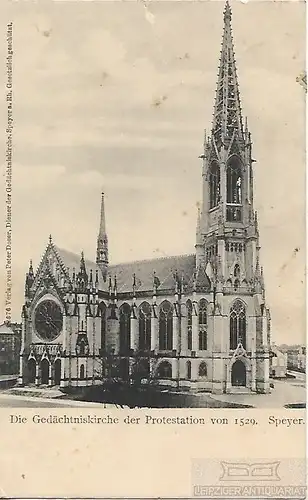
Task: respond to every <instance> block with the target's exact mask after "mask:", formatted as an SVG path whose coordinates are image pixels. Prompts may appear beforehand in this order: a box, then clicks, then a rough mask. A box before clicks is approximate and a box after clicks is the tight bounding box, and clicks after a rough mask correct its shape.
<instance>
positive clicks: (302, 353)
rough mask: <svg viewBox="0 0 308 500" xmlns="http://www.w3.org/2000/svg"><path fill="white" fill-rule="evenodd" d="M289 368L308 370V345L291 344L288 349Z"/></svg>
mask: <svg viewBox="0 0 308 500" xmlns="http://www.w3.org/2000/svg"><path fill="white" fill-rule="evenodd" d="M287 358H288V369H289V370H300V371H303V372H306V346H301V345H298V346H290V347H289V348H288V349H287Z"/></svg>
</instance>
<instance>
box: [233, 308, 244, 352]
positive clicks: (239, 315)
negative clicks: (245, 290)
mask: <svg viewBox="0 0 308 500" xmlns="http://www.w3.org/2000/svg"><path fill="white" fill-rule="evenodd" d="M239 343H241V344H242V346H243V347H244V349H245V348H246V308H245V305H244V304H243V302H241V301H240V300H236V301H235V302H234V304H233V305H232V307H231V309H230V349H232V350H233V349H236V348H237V346H238V344H239Z"/></svg>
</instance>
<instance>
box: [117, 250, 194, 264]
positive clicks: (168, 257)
mask: <svg viewBox="0 0 308 500" xmlns="http://www.w3.org/2000/svg"><path fill="white" fill-rule="evenodd" d="M195 255H196V254H195V253H185V254H180V255H165V256H163V257H154V258H149V259H140V260H131V261H126V262H118V263H117V264H111V265H110V266H109V267H114V266H123V265H124V264H126V265H127V264H141V263H143V262H150V261H154V260H156V261H157V260H170V259H178V258H180V257H193V256H195Z"/></svg>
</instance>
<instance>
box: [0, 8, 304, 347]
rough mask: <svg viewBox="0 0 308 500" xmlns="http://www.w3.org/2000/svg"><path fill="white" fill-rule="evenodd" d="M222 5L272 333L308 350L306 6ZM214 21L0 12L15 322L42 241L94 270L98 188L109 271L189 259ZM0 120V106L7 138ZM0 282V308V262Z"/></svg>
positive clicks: (172, 13)
mask: <svg viewBox="0 0 308 500" xmlns="http://www.w3.org/2000/svg"><path fill="white" fill-rule="evenodd" d="M231 6H232V10H233V19H232V25H233V38H234V43H235V53H236V61H237V69H238V79H239V85H240V95H241V103H242V109H243V114H244V116H246V115H247V117H248V124H249V128H250V131H251V134H252V140H253V144H254V146H253V157H254V158H255V159H256V160H257V162H256V163H255V164H254V166H255V208H256V209H257V210H258V212H259V228H260V237H261V239H260V242H261V260H262V262H261V264H262V265H263V267H264V274H265V284H266V293H267V302H268V305H269V307H270V308H271V314H272V336H273V339H274V340H275V341H276V342H277V343H289V344H293V343H296V342H304V339H305V325H304V319H305V317H304V311H305V283H304V264H305V219H304V217H305V215H304V210H305V130H304V128H305V93H304V89H303V88H302V87H301V86H300V84H299V83H298V82H297V81H296V78H297V77H298V76H299V75H300V74H301V73H302V71H303V69H304V68H305V45H304V44H305V7H304V3H303V2H271V1H267V2H265V1H260V2H257V1H255V2H254V1H249V2H247V3H242V2H232V3H231ZM223 8H224V4H223V3H222V2H220V1H212V2H209V1H199V2H193V1H186V2H181V1H177V2H174V1H170V2H168V1H161V2H155V1H153V2H147V3H145V2H142V1H136V2H135V1H131V2H117V1H106V2H88V1H80V2H73V1H67V2H57V1H55V2H47V1H46V2H41V3H39V5H38V3H36V2H31V1H29V2H24V3H21V2H18V3H17V2H12V4H11V6H10V12H8V9H6V12H5V14H6V17H5V16H3V15H1V18H2V24H3V22H4V23H5V22H6V20H8V21H10V20H12V21H13V23H14V32H13V44H14V67H13V69H14V71H13V92H14V115H13V116H14V136H13V144H14V148H13V159H14V163H13V205H12V206H13V299H12V302H13V304H12V305H13V319H15V320H17V321H18V320H19V319H20V308H21V305H22V303H23V293H24V276H25V273H26V271H27V268H28V263H29V259H30V258H32V259H33V263H34V266H35V267H36V266H37V265H38V264H39V261H40V259H41V257H42V254H43V252H44V249H45V248H46V246H47V244H48V236H49V234H50V233H51V234H52V237H53V240H54V242H55V243H56V244H57V245H58V246H60V247H62V248H66V249H67V250H71V251H73V252H77V253H80V252H81V250H83V251H84V252H85V256H86V257H87V258H88V259H93V260H94V259H95V251H96V238H97V232H98V225H99V214H100V197H101V191H102V190H104V192H105V197H106V219H107V231H108V237H109V251H110V259H111V262H112V263H113V264H116V263H118V262H124V261H131V260H135V259H146V258H152V257H160V256H165V255H177V254H185V253H192V252H194V244H195V227H196V213H197V209H196V206H197V204H198V202H199V201H200V200H201V163H200V159H198V156H199V155H200V154H201V153H202V144H203V135H204V129H207V130H208V131H209V130H210V125H211V119H212V112H213V104H214V94H215V85H216V78H217V68H218V59H219V51H220V43H221V36H222V28H223V14H222V13H223ZM1 9H3V6H1V7H0V10H1ZM0 14H1V12H0ZM4 30H5V28H4ZM5 51H6V46H5V44H4V45H3V46H2V47H1V48H0V53H1V60H2V61H4V58H5V57H6V52H5ZM3 66H4V64H3ZM5 113H6V109H5V103H4V102H3V101H1V117H0V119H1V121H2V125H3V128H2V129H3V130H4V129H5ZM2 140H3V138H2ZM3 174H4V164H3V165H2V177H1V178H2V179H3V180H4V176H3ZM3 189H4V188H3ZM2 208H3V213H4V206H3V207H2ZM3 220H4V215H3ZM3 231H4V229H3ZM2 255H3V258H2V259H1V260H2V262H4V250H3V252H2ZM1 273H2V274H1V276H2V279H1V285H2V288H1V289H0V293H1V295H0V296H1V297H3V300H2V304H3V303H4V265H2V269H1ZM3 307H4V306H2V308H3ZM1 319H2V317H1V314H0V322H1Z"/></svg>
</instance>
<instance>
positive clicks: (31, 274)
mask: <svg viewBox="0 0 308 500" xmlns="http://www.w3.org/2000/svg"><path fill="white" fill-rule="evenodd" d="M34 278H35V276H34V271H33V264H32V259H30V264H29V270H28V272H27V274H26V283H25V295H26V296H28V294H29V291H30V288H31V287H32V285H33V282H34Z"/></svg>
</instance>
